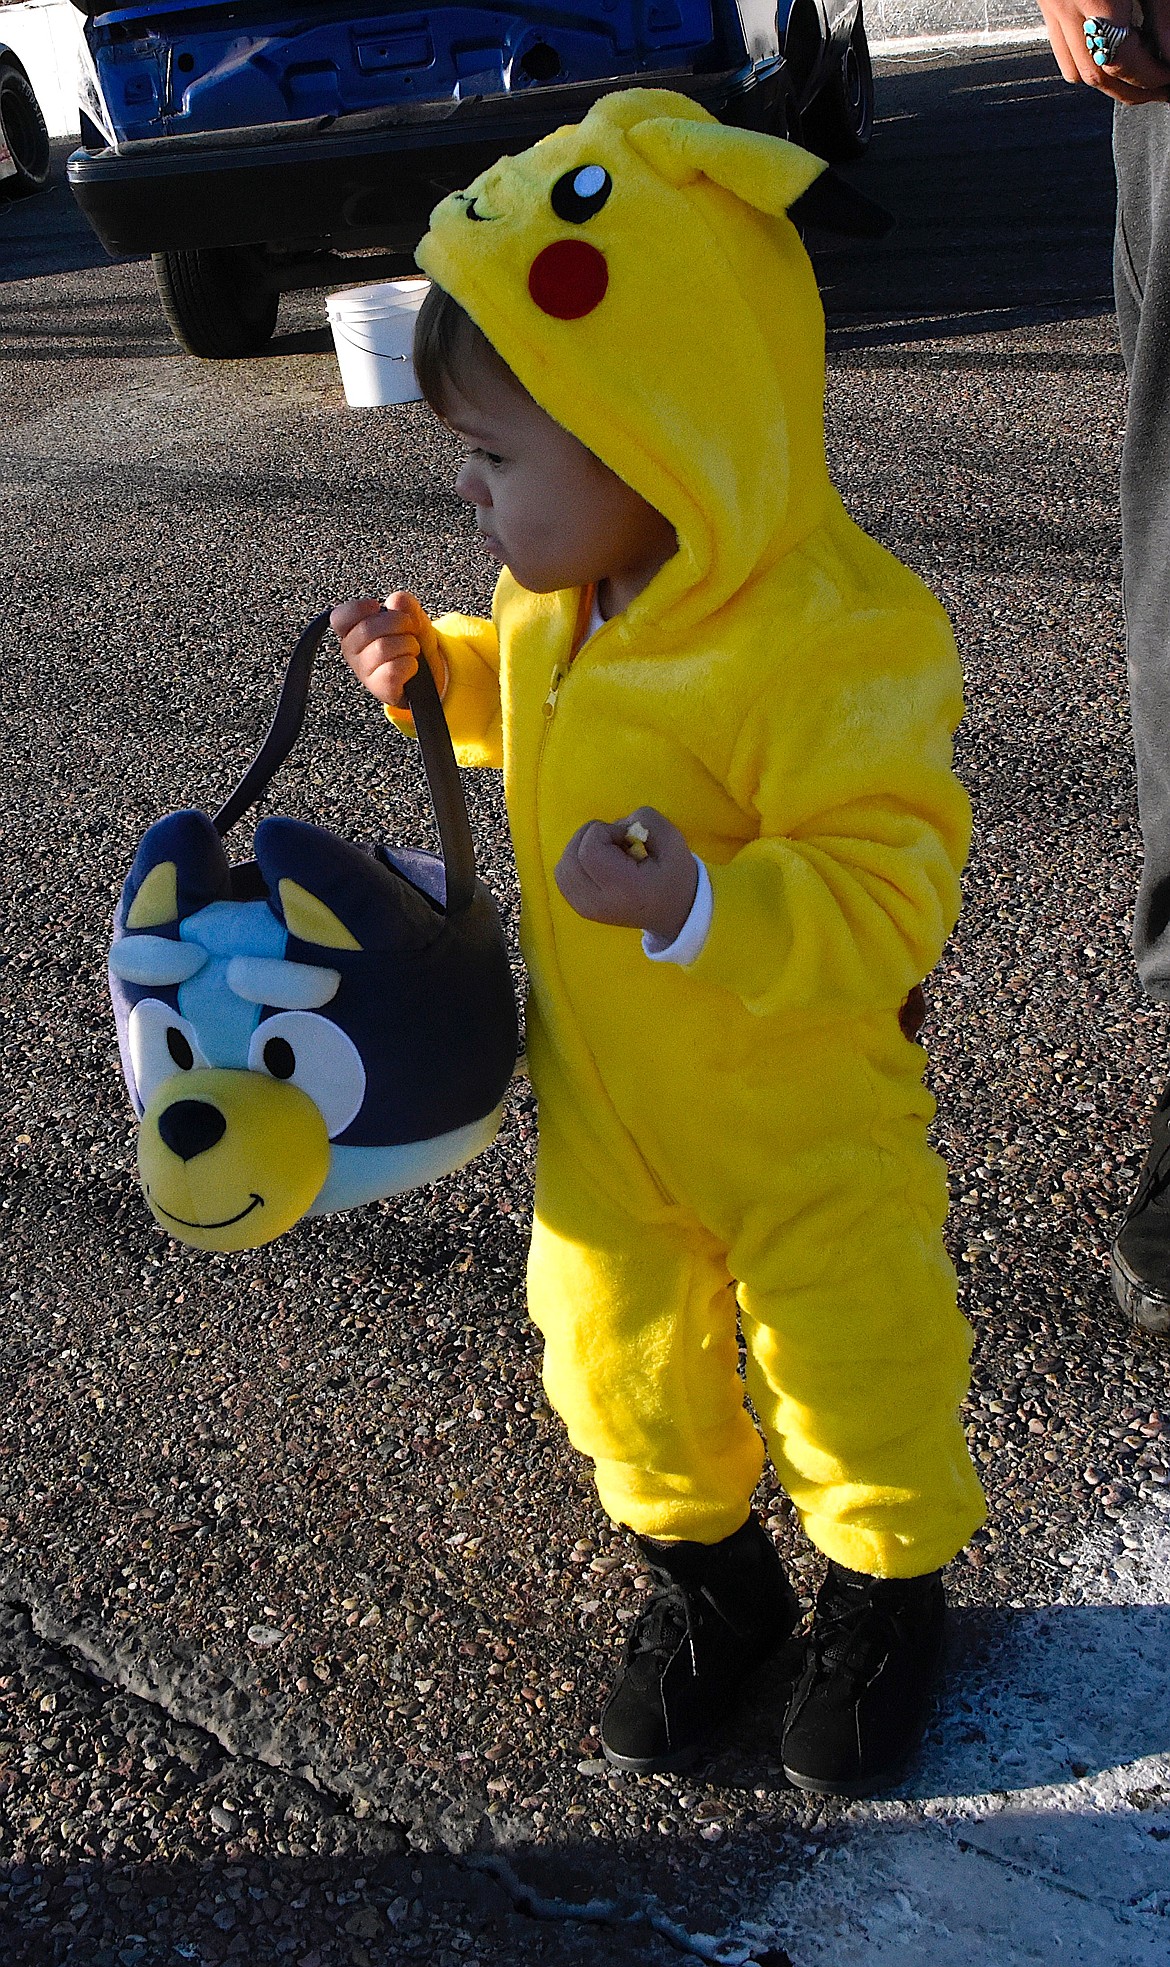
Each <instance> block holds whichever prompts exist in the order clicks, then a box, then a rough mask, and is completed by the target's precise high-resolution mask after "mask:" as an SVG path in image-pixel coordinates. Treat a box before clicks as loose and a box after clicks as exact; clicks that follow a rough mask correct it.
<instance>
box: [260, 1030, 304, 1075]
mask: <svg viewBox="0 0 1170 1967" xmlns="http://www.w3.org/2000/svg"><path fill="white" fill-rule="evenodd" d="M296 1069H297V1055H296V1053H295V1052H294V1051H293V1048H292V1046H291V1045H290V1044H289V1042H288V1039H287V1038H270V1039H269V1040H268V1043H267V1045H265V1047H264V1070H265V1071H266V1072H270V1073H271V1074H272V1077H273V1078H274V1079H291V1078H292V1076H293V1074H294V1072H295V1071H296Z"/></svg>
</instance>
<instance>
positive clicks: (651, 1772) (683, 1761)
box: [601, 1729, 715, 1776]
mask: <svg viewBox="0 0 1170 1967" xmlns="http://www.w3.org/2000/svg"><path fill="white" fill-rule="evenodd" d="M714 1735H715V1730H714V1729H712V1731H711V1734H710V1735H704V1737H703V1739H702V1741H701V1742H692V1744H691V1746H690V1747H689V1748H680V1749H676V1750H675V1752H674V1754H673V1755H619V1754H618V1753H617V1750H616V1749H612V1748H606V1746H605V1743H604V1742H602V1744H601V1753H602V1754H603V1755H604V1757H605V1759H606V1761H607V1762H608V1763H609V1764H610V1766H611V1768H614V1769H624V1770H625V1771H626V1773H627V1775H631V1776H668V1775H674V1776H677V1775H681V1773H682V1771H683V1770H684V1769H693V1768H694V1766H695V1764H696V1762H701V1761H702V1760H703V1757H704V1756H705V1755H709V1754H710V1753H711V1750H712V1748H713V1745H714Z"/></svg>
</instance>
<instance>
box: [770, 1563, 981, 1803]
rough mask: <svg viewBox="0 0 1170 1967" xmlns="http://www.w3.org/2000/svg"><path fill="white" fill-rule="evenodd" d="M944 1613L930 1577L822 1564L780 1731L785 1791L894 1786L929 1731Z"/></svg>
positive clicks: (833, 1792)
mask: <svg viewBox="0 0 1170 1967" xmlns="http://www.w3.org/2000/svg"><path fill="white" fill-rule="evenodd" d="M945 1613H946V1605H945V1601H944V1598H943V1588H942V1578H941V1577H940V1575H939V1573H938V1572H937V1571H931V1572H930V1573H929V1574H928V1575H927V1576H926V1577H922V1578H868V1577H864V1576H863V1575H862V1574H861V1572H859V1571H846V1570H845V1569H844V1568H843V1566H841V1565H840V1564H830V1565H829V1572H828V1576H827V1577H826V1579H825V1582H824V1584H823V1585H822V1586H821V1589H820V1591H819V1592H818V1594H817V1604H816V1611H815V1612H814V1613H813V1623H812V1631H811V1632H810V1634H809V1638H808V1645H807V1647H806V1650H805V1659H804V1667H803V1670H802V1672H801V1674H800V1678H799V1679H798V1680H797V1683H796V1686H795V1687H794V1689H793V1692H792V1699H791V1701H790V1702H789V1705H788V1717H787V1719H786V1721H785V1723H784V1741H783V1746H782V1748H781V1759H782V1761H783V1763H784V1773H785V1775H786V1776H787V1778H788V1780H789V1782H790V1783H795V1784H796V1787H797V1788H798V1789H811V1790H816V1791H817V1792H818V1794H820V1795H823V1796H869V1795H872V1794H873V1792H874V1791H875V1790H880V1789H886V1788H888V1787H889V1785H890V1784H891V1783H893V1782H895V1781H897V1779H898V1777H899V1776H900V1775H901V1774H902V1772H903V1770H904V1769H905V1767H906V1765H907V1763H908V1762H909V1761H910V1759H911V1757H912V1755H913V1754H914V1751H915V1749H916V1748H917V1747H918V1744H919V1742H920V1741H921V1740H922V1734H923V1730H924V1729H925V1727H926V1720H927V1715H928V1714H929V1712H930V1701H931V1692H932V1689H933V1686H934V1681H935V1678H936V1675H937V1673H938V1669H939V1665H940V1662H941V1660H942V1650H943V1623H944V1619H945Z"/></svg>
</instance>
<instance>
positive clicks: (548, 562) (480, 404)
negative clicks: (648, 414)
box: [444, 355, 677, 614]
mask: <svg viewBox="0 0 1170 1967" xmlns="http://www.w3.org/2000/svg"><path fill="white" fill-rule="evenodd" d="M462 380H463V387H462V388H460V387H457V386H456V385H455V384H454V383H453V382H452V383H451V385H450V386H449V388H448V392H447V400H446V402H445V404H444V408H445V410H446V421H447V422H448V423H449V424H450V425H451V427H452V429H453V430H454V431H455V432H456V434H457V435H458V436H459V437H461V438H462V439H463V442H464V444H465V445H466V446H467V455H466V457H465V458H464V460H463V464H462V466H461V467H460V470H459V475H458V477H457V478H456V480H455V490H456V491H457V492H458V494H459V496H460V498H463V499H466V500H467V502H468V504H469V505H473V506H474V507H475V521H476V525H477V527H478V528H479V531H480V533H481V534H482V536H483V538H484V541H485V543H486V545H487V548H488V551H489V553H491V554H492V555H493V557H494V558H495V559H497V560H499V561H500V562H501V563H502V564H503V565H504V566H506V567H507V568H508V569H509V571H510V572H511V574H512V575H513V576H514V578H515V579H516V580H517V581H519V583H520V585H521V587H526V588H528V589H529V591H530V592H531V593H533V594H550V593H553V592H555V590H557V589H558V588H563V587H584V586H586V585H587V584H588V583H590V582H596V583H597V584H598V586H599V587H601V588H602V589H603V590H604V591H603V593H602V597H601V600H602V608H603V611H604V612H606V613H610V614H612V613H614V612H616V611H617V609H619V608H623V607H625V606H626V605H627V604H628V603H629V602H630V601H632V600H633V598H634V596H635V595H636V594H639V593H640V592H641V590H642V588H643V587H645V586H646V584H647V582H648V581H649V580H651V579H652V578H653V576H654V575H655V574H656V573H657V571H658V569H659V567H661V566H662V565H663V563H664V562H665V561H666V560H668V559H669V558H670V556H671V554H672V553H674V552H675V550H676V547H677V540H676V538H675V533H674V528H673V527H672V526H671V525H670V524H669V522H668V521H667V520H665V519H664V518H663V516H662V514H661V513H660V512H656V511H655V510H654V507H653V506H651V505H648V504H647V503H646V500H645V499H643V498H640V497H639V495H638V493H637V492H635V491H632V490H631V489H630V487H629V486H628V485H627V484H625V483H624V481H623V480H622V479H620V478H618V477H617V476H616V474H615V473H614V472H612V471H610V469H609V467H608V466H607V465H604V464H602V462H601V460H600V459H599V458H596V457H594V455H593V452H592V451H587V450H586V448H585V446H584V444H582V443H580V442H578V440H577V438H575V437H571V436H570V434H569V432H568V431H567V430H564V429H563V428H562V427H561V425H560V424H558V423H554V421H553V419H552V418H551V417H550V416H549V415H548V414H547V413H546V412H545V411H544V410H542V409H541V408H540V406H539V404H537V403H535V402H534V401H533V399H532V397H531V396H529V394H528V392H527V390H525V389H524V388H523V387H522V386H521V384H520V383H518V382H517V380H516V378H515V377H514V376H513V375H512V373H511V371H510V370H508V369H507V368H505V367H504V365H503V363H502V362H499V361H498V360H496V359H495V358H492V357H489V356H487V355H483V356H480V357H477V358H475V359H474V361H473V362H472V363H469V365H468V370H467V373H466V374H465V376H464V377H463V379H462ZM607 600H608V601H609V603H610V604H611V605H610V606H609V607H608V608H607V606H606V602H607Z"/></svg>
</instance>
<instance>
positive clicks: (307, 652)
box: [211, 608, 475, 915]
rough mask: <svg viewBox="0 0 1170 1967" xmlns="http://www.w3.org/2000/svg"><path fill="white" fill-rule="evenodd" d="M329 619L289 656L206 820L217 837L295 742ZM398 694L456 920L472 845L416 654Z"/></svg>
mask: <svg viewBox="0 0 1170 1967" xmlns="http://www.w3.org/2000/svg"><path fill="white" fill-rule="evenodd" d="M329 614H330V610H329V609H328V608H326V609H325V611H324V613H323V614H320V615H316V616H315V617H314V619H313V620H312V621H311V622H310V623H309V625H308V627H307V628H306V629H305V631H304V633H303V634H302V636H301V638H300V640H299V642H298V643H297V646H296V648H295V649H294V650H293V653H292V655H291V657H290V658H289V664H288V668H287V669H286V670H285V672H284V681H283V683H282V684H281V686H280V698H279V701H278V702H277V706H276V714H275V716H274V717H273V719H272V723H271V724H270V725H269V727H268V732H267V735H266V737H265V739H264V742H263V744H262V745H261V746H260V749H259V751H258V752H257V753H256V756H255V757H254V758H253V760H252V763H251V764H250V765H249V767H248V769H247V771H246V772H245V773H244V776H243V778H242V779H241V780H240V781H239V784H238V785H237V786H236V787H235V790H234V791H233V792H232V793H231V794H230V795H229V797H228V798H227V799H226V800H225V801H224V803H223V805H222V806H221V807H220V809H219V811H218V813H216V814H215V816H214V818H213V819H212V822H211V824H212V825H213V827H214V828H215V830H216V832H217V833H218V834H219V836H220V838H221V839H222V838H223V836H224V835H225V834H226V833H228V832H230V830H231V828H232V827H233V826H235V824H236V821H237V820H238V819H240V817H241V816H242V815H243V814H244V813H246V812H247V810H248V808H249V806H254V805H255V804H256V801H257V800H258V799H260V798H261V797H262V796H263V794H264V793H265V791H266V790H267V788H268V785H269V782H270V781H271V780H272V779H273V778H274V777H275V775H276V773H277V772H278V771H279V770H280V767H281V766H282V765H283V764H284V761H285V759H286V758H287V757H288V755H289V753H290V752H291V750H292V748H293V746H294V745H295V744H296V741H297V739H298V738H299V737H300V734H301V730H302V727H303V725H304V722H305V710H306V707H307V704H308V700H309V682H310V679H311V677H312V674H313V664H314V662H315V660H316V657H317V651H318V650H319V649H320V647H321V644H322V642H323V641H324V639H325V635H326V632H327V630H328V627H329ZM404 694H405V697H406V702H407V706H408V708H409V709H410V711H411V713H412V715H413V717H414V728H415V731H416V732H417V734H418V741H419V747H420V749H421V751H422V760H423V769H424V770H425V772H426V775H427V786H428V788H429V790H430V795H431V805H432V806H433V808H434V813H435V819H436V821H437V823H438V828H439V842H440V845H441V847H442V850H443V866H444V869H445V870H446V876H447V883H446V907H447V913H448V915H456V914H458V912H459V911H460V909H463V908H466V907H467V904H468V903H469V902H470V900H471V898H472V895H473V893H474V891H475V848H474V845H473V843H472V838H471V824H470V822H469V820H468V817H467V802H466V800H465V799H464V797H463V785H462V782H461V780H460V777H459V767H458V765H457V764H456V763H455V752H454V750H453V748H452V744H451V733H450V732H449V731H448V729H447V720H446V718H445V717H444V715H443V706H442V704H441V703H440V701H439V693H438V691H437V689H436V688H435V679H434V677H433V676H432V675H431V672H430V668H429V666H428V665H427V663H426V662H425V661H424V660H423V659H422V658H421V657H420V659H419V666H418V670H417V672H416V673H415V675H414V676H412V677H411V679H410V682H409V683H408V684H407V685H406V689H405V692H404Z"/></svg>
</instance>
